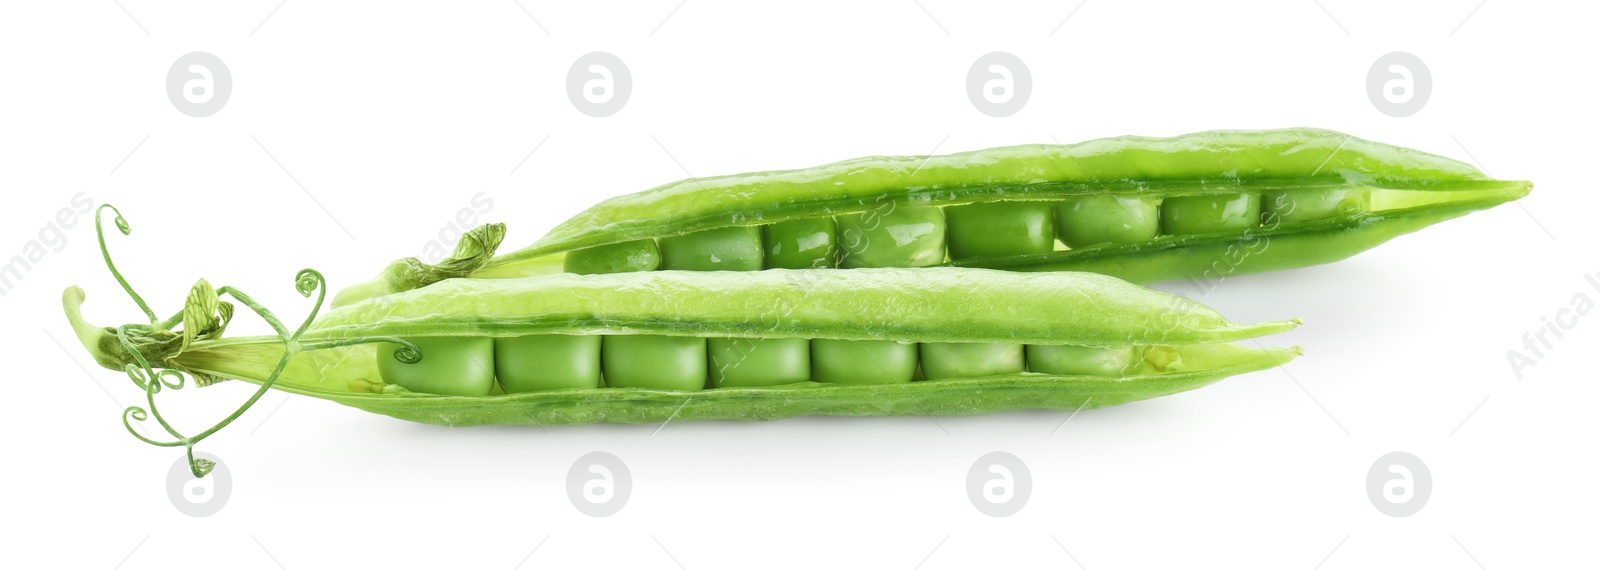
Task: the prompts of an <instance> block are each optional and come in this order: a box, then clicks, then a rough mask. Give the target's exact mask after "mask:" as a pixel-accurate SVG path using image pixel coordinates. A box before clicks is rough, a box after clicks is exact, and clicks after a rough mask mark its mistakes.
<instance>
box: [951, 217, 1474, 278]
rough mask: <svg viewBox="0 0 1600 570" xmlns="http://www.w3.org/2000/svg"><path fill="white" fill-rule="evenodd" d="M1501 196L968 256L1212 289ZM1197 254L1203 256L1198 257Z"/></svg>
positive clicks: (1324, 258) (1319, 258)
mask: <svg viewBox="0 0 1600 570" xmlns="http://www.w3.org/2000/svg"><path fill="white" fill-rule="evenodd" d="M1501 202H1503V200H1500V199H1498V198H1491V199H1486V200H1483V201H1479V202H1454V203H1449V204H1435V205H1430V206H1420V207H1417V208H1409V209H1406V210H1404V211H1399V212H1391V213H1368V214H1362V215H1357V216H1352V217H1343V218H1335V219H1330V220H1322V221H1317V222H1307V223H1304V224H1298V225H1290V224H1280V225H1279V226H1278V227H1277V228H1262V229H1257V230H1251V231H1250V232H1247V233H1246V234H1244V235H1241V236H1238V237H1223V238H1218V237H1215V236H1162V237H1160V238H1157V239H1155V240H1153V241H1149V242H1145V243H1138V244H1129V245H1121V246H1114V245H1102V246H1095V247H1089V248H1083V249H1077V250H1072V251H1058V252H1052V253H1049V254H1044V255H1039V256H1019V257H1012V258H1005V259H986V260H981V261H977V262H968V263H962V264H959V265H964V266H968V267H985V268H990V269H1002V270H1009V271H1029V272H1033V271H1042V272H1050V271H1091V272H1094V273H1100V274H1103V275H1110V276H1113V277H1117V278H1119V279H1125V280H1127V281H1130V282H1133V283H1155V282H1160V281H1179V282H1182V283H1184V284H1186V285H1189V286H1191V287H1193V288H1194V289H1193V290H1192V291H1191V290H1189V289H1182V290H1183V291H1186V292H1190V293H1201V294H1203V293H1206V292H1209V291H1210V288H1212V287H1214V286H1215V285H1216V284H1217V283H1219V282H1221V281H1223V280H1225V279H1228V278H1230V277H1236V276H1239V275H1245V274H1249V273H1258V272H1262V271H1275V270H1279V269H1292V268H1296V267H1308V266H1312V265H1320V264H1323V263H1331V262H1334V261H1339V260H1341V259H1345V258H1347V257H1350V256H1351V255H1354V254H1355V253H1358V252H1361V251H1366V250H1368V249H1371V248H1372V247H1375V246H1377V245H1378V244H1381V243H1383V242H1386V241H1389V240H1390V239H1393V238H1395V237H1396V236H1400V235H1405V234H1408V233H1411V232H1414V231H1417V230H1419V229H1422V228H1425V227H1428V226H1431V225H1433V224H1436V223H1439V222H1441V221H1444V220H1448V219H1451V218H1455V217H1458V216H1464V215H1466V214H1468V213H1471V212H1473V211H1476V210H1480V209H1483V208H1487V207H1490V206H1492V205H1494V204H1499V203H1501ZM1197 261H1198V262H1199V263H1197Z"/></svg>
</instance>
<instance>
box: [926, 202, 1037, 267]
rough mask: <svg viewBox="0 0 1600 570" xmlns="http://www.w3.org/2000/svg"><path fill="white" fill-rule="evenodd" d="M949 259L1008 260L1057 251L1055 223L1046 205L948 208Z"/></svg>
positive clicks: (995, 204)
mask: <svg viewBox="0 0 1600 570" xmlns="http://www.w3.org/2000/svg"><path fill="white" fill-rule="evenodd" d="M944 215H945V224H946V226H948V228H949V231H948V233H947V234H946V236H945V240H946V241H948V242H949V246H950V259H966V258H969V257H1007V256H1012V255H1027V254H1032V253H1044V252H1047V251H1050V250H1053V249H1055V245H1056V235H1055V219H1054V216H1052V215H1051V212H1050V204H1048V203H1044V202H1002V203H993V204H971V205H967V206H951V207H949V208H945V210H944Z"/></svg>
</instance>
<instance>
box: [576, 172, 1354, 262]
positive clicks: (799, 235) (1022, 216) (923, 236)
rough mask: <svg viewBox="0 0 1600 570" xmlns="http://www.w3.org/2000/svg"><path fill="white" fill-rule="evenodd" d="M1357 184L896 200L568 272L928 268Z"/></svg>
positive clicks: (1267, 216) (1335, 208)
mask: <svg viewBox="0 0 1600 570" xmlns="http://www.w3.org/2000/svg"><path fill="white" fill-rule="evenodd" d="M1367 208H1368V194H1367V192H1366V191H1365V190H1364V189H1361V188H1329V189H1313V190H1297V191H1266V192H1246V193H1229V194H1206V195H1192V196H1172V197H1166V198H1160V197H1130V196H1113V195H1090V196H1078V197H1073V198H1067V199H1063V200H1060V201H1053V202H1042V201H1011V202H990V203H979V204H969V205H962V206H947V207H942V208H941V207H936V206H908V205H890V207H886V208H880V209H875V210H869V211H866V212H860V213H853V214H844V215H838V216H830V217H820V218H806V219H797V220H788V221H782V222H777V223H773V224H767V225H763V226H744V227H728V228H719V229H713V230H705V231H699V232H694V233H689V234H684V235H678V236H671V237H663V238H659V239H642V240H635V241H628V242H621V243H615V244H610V245H603V246H597V247H592V248H587V249H582V250H577V251H572V252H568V253H567V256H566V260H565V270H566V271H568V272H572V273H617V272H627V271H654V270H657V269H678V270H690V271H714V270H731V271H754V270H760V269H807V268H819V267H842V268H858V267H926V266H931V265H938V264H941V263H944V262H945V261H946V259H949V260H952V261H956V260H962V259H970V258H985V257H1009V256H1016V255H1027V254H1039V253H1047V252H1050V251H1053V250H1055V249H1056V240H1058V239H1059V240H1060V242H1061V244H1063V245H1065V246H1067V247H1071V248H1079V247H1087V246H1091V245H1099V244H1107V243H1110V244H1128V243H1138V242H1142V241H1147V240H1151V239H1155V238H1156V237H1158V236H1162V235H1190V234H1201V233H1213V232H1225V231H1244V230H1248V229H1251V228H1256V227H1260V226H1261V225H1263V224H1272V223H1281V222H1303V221H1313V220H1318V219H1325V218H1330V217H1333V216H1336V215H1340V214H1345V213H1349V212H1359V211H1365V210H1366V209H1367Z"/></svg>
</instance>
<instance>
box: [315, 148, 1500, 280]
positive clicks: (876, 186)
mask: <svg viewBox="0 0 1600 570" xmlns="http://www.w3.org/2000/svg"><path fill="white" fill-rule="evenodd" d="M1531 189H1532V184H1531V183H1529V182H1525V181H1507V180H1495V179H1492V178H1490V177H1488V176H1486V175H1485V174H1483V173H1482V172H1480V171H1478V170H1477V169H1476V168H1473V167H1472V166H1470V165H1467V164H1465V163H1462V162H1458V161H1455V160H1451V159H1448V158H1444V157H1440V156H1435V155H1431V154H1427V153H1423V152H1419V151H1415V150H1410V149H1405V148H1400V147H1395V146H1390V145H1386V144H1382V143H1377V142H1372V141H1367V140H1362V139H1359V138H1356V137H1353V136H1349V135H1345V134H1342V133H1337V132H1333V131H1326V130H1317V129H1285V130H1269V131H1212V132H1202V133H1194V134H1189V135H1183V136H1178V137H1173V138H1146V137H1120V138H1111V139H1101V140H1094V141H1088V142H1084V143H1079V144H1071V145H1027V146H1015V147H1005V148H995V149H989V150H980V151H975V152H966V153H960V154H951V155H945V156H932V157H868V158H861V159H855V160H847V161H843V162H838V163H834V164H829V165H825V166H818V167H815V168H808V169H802V170H787V171H774V172H758V173H749V174H737V175H731V176H718V177H712V178H701V179H691V180H684V181H680V182H674V183H672V184H667V185H665V186H661V187H657V188H654V189H651V190H647V191H644V192H640V193H637V194H630V195H626V196H619V197H616V198H612V199H609V200H606V201H604V202H601V203H600V204H598V205H596V206H594V207H592V208H590V209H588V210H586V211H584V212H582V213H579V214H578V215H576V216H574V217H572V218H571V219H569V220H567V221H566V222H563V223H562V224H560V225H559V226H557V227H556V228H555V229H553V230H551V231H550V233H549V234H547V235H546V236H545V237H544V238H543V239H540V240H539V241H538V242H537V243H534V244H533V245H532V246H529V247H527V248H524V249H521V250H518V251H515V252H511V253H507V254H504V255H500V256H498V257H492V258H490V257H489V254H488V253H485V252H482V251H479V252H477V253H478V258H477V259H476V262H477V263H478V264H479V265H478V267H476V268H475V269H472V270H470V271H468V274H469V275H471V276H472V277H485V278H487V277H517V276H526V275H535V274H542V273H549V272H559V271H563V270H567V271H577V272H586V273H594V272H611V271H645V270H657V269H675V268H684V269H701V268H710V269H755V268H763V267H765V268H772V267H788V268H796V267H886V266H888V267H922V266H929V265H941V264H945V265H957V266H967V267H986V268H996V269H1007V270H1016V271H1063V270H1064V271H1091V272H1096V273H1103V274H1107V275H1113V276H1116V277H1120V278H1123V279H1126V280H1129V281H1133V282H1136V283H1150V282H1159V281H1170V280H1178V279H1206V280H1215V279H1218V278H1222V277H1227V276H1231V275H1240V274H1246V273H1254V272H1260V271H1271V270H1276V269H1285V268H1293V267H1303V266H1308V265H1315V264H1320V263H1327V262H1331V261H1336V260H1339V259H1344V258H1346V257H1349V256H1351V255H1354V254H1356V253H1359V252H1361V251H1364V250H1366V249H1369V248H1372V247H1374V246H1376V245H1378V244H1381V243H1383V242H1385V241H1387V240H1389V239H1392V238H1394V237H1396V236H1399V235H1403V234H1406V233H1409V232H1412V231H1416V230H1418V229H1421V228H1423V227H1426V226H1429V225H1432V224H1435V223H1438V222H1441V221H1444V220H1448V219H1451V218H1455V217H1457V216H1461V215H1464V214H1467V213H1470V212H1473V211H1476V210H1480V209H1484V208H1489V207H1492V206H1495V205H1497V204H1500V203H1503V202H1507V201H1511V200H1515V199H1517V198H1520V197H1522V196H1524V195H1526V194H1527V193H1528V192H1529V191H1530V190H1531ZM733 228H750V229H754V228H760V229H761V231H759V232H756V231H745V232H733V231H731V230H732V229H733ZM657 242H660V243H661V244H662V247H664V248H665V247H668V246H669V245H670V248H671V249H672V250H675V251H694V252H696V253H697V254H698V255H700V256H701V257H702V258H704V259H706V260H709V259H710V258H712V257H716V258H718V259H719V260H727V261H724V262H722V263H720V264H713V263H710V262H707V261H699V262H697V261H693V260H688V259H685V260H684V261H680V262H677V266H676V267H674V266H673V264H669V263H664V262H663V260H664V259H665V258H663V257H661V256H658V255H656V254H655V250H656V247H657ZM669 242H670V243H669ZM757 252H761V254H762V255H763V256H764V260H765V263H761V261H762V260H757V259H753V258H752V256H754V255H756V253H757ZM401 269H403V268H392V269H391V270H390V271H386V272H385V274H384V275H382V276H380V277H379V278H378V280H379V281H383V282H386V283H397V284H399V285H397V286H396V287H393V288H394V289H405V288H414V287H417V286H422V285H425V284H426V282H412V285H410V286H407V285H406V283H408V282H409V281H408V279H409V276H408V274H406V273H404V272H403V271H401ZM411 274H416V272H415V271H414V270H413V271H412V272H411ZM367 296H371V295H370V294H363V293H360V292H359V291H352V292H351V293H350V294H348V295H342V296H341V298H340V299H338V300H337V301H336V303H335V304H336V306H337V305H341V304H346V303H349V302H354V301H357V300H359V299H362V298H366V297H367Z"/></svg>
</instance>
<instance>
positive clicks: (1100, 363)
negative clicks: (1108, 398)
mask: <svg viewBox="0 0 1600 570" xmlns="http://www.w3.org/2000/svg"><path fill="white" fill-rule="evenodd" d="M1028 370H1032V371H1034V372H1041V373H1044V374H1061V375H1084V376H1105V377H1108V378H1117V377H1121V376H1128V375H1131V374H1134V373H1136V372H1138V371H1139V350H1138V349H1136V348H1133V347H1126V346H1125V347H1117V348H1099V347H1090V346H1063V345H1032V346H1029V347H1028Z"/></svg>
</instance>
